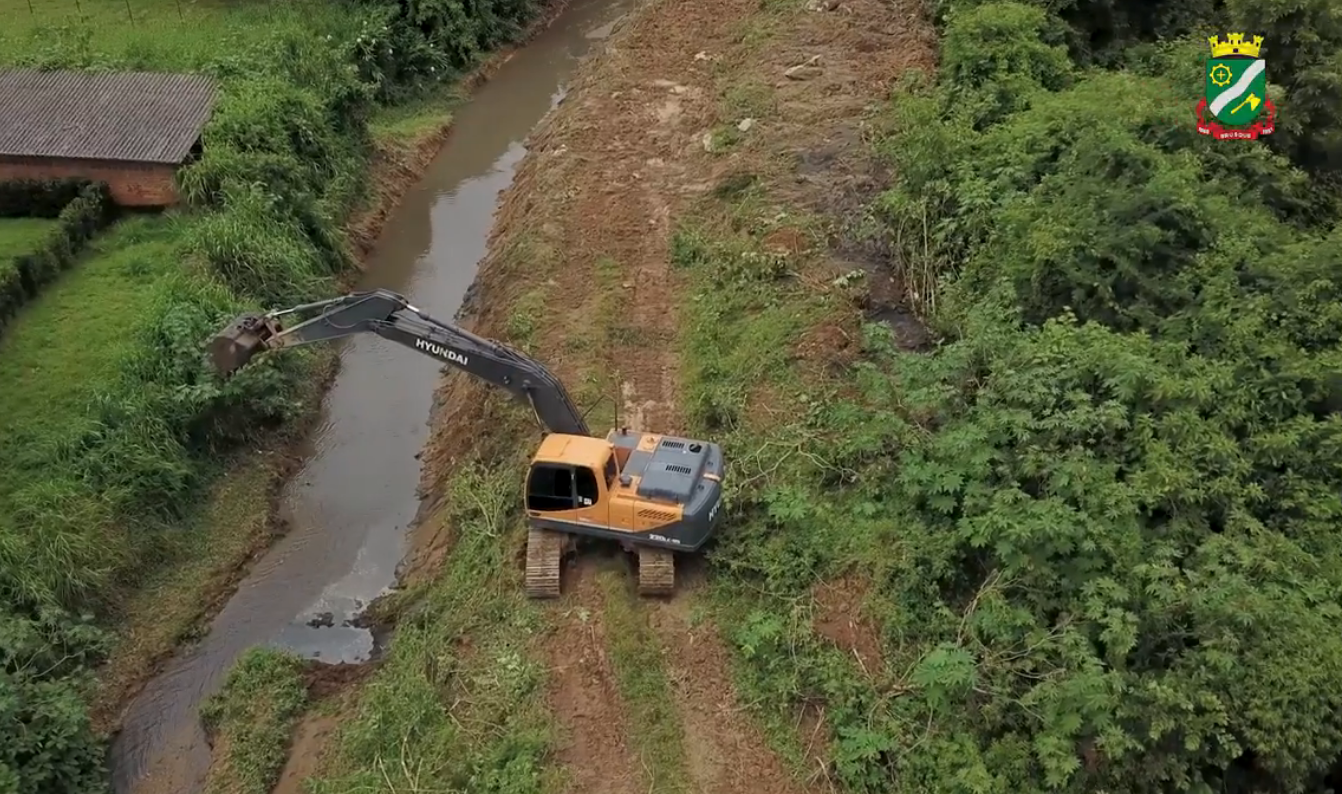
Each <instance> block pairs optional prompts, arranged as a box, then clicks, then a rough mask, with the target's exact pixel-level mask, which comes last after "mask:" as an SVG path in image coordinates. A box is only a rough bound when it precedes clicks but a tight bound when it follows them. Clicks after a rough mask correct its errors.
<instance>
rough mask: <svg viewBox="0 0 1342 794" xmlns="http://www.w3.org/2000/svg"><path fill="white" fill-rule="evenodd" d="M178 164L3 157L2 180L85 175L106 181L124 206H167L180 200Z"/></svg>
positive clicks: (117, 201)
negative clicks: (176, 178)
mask: <svg viewBox="0 0 1342 794" xmlns="http://www.w3.org/2000/svg"><path fill="white" fill-rule="evenodd" d="M176 170H177V168H176V166H172V165H150V164H144V163H122V162H117V161H112V160H55V159H46V158H38V157H0V182H3V181H7V180H10V179H60V178H63V177H82V178H84V179H93V180H97V181H99V182H106V183H107V185H108V187H110V188H111V191H112V199H113V200H115V201H116V203H117V204H120V205H121V206H123V207H167V206H171V205H172V204H175V203H177V187H176V185H174V184H173V174H174V173H175V172H176Z"/></svg>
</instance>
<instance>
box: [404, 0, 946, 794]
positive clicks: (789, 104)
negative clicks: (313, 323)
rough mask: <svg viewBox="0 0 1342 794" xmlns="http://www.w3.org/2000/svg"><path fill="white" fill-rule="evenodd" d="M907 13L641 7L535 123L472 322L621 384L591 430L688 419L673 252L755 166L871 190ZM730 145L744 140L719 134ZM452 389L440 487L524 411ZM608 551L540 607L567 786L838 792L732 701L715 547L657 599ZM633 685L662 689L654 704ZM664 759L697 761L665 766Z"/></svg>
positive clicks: (422, 559) (439, 435) (856, 8)
mask: <svg viewBox="0 0 1342 794" xmlns="http://www.w3.org/2000/svg"><path fill="white" fill-rule="evenodd" d="M915 8H916V6H915V4H914V3H912V2H908V3H904V2H888V1H886V2H883V1H882V0H840V2H829V1H822V2H815V1H814V0H647V2H644V3H642V4H640V5H639V6H638V7H637V8H636V9H635V10H634V11H633V12H632V13H631V14H630V15H629V17H628V18H627V20H625V21H624V22H623V23H622V24H620V25H618V26H617V30H616V32H615V33H614V34H613V37H612V39H611V45H610V48H609V49H608V50H607V51H606V52H605V53H604V54H603V55H602V56H601V57H599V58H597V59H594V60H592V61H590V62H588V63H587V64H585V65H584V66H583V67H582V68H581V69H580V71H579V74H578V76H577V77H576V78H575V79H574V81H573V82H572V83H571V84H570V91H569V94H568V97H567V99H566V101H565V102H564V103H563V104H562V105H561V106H560V107H559V108H557V109H556V110H555V111H554V113H553V115H552V116H551V117H550V118H549V119H548V120H547V122H546V123H545V124H544V125H543V127H542V129H541V131H540V132H539V133H538V134H537V135H535V136H533V138H532V139H531V140H530V141H529V142H528V154H527V156H526V159H525V160H524V162H523V163H522V165H521V166H520V169H519V171H518V173H517V177H516V180H515V181H514V183H513V186H512V187H511V188H510V189H509V190H508V192H507V193H506V195H505V197H504V199H503V202H502V205H501V207H500V209H499V211H498V213H497V214H496V216H495V225H494V229H493V232H492V234H491V238H490V253H489V254H488V255H487V257H486V259H485V261H484V262H483V263H482V265H481V268H480V275H479V278H478V281H477V284H476V288H475V289H474V291H473V298H472V299H471V300H470V301H469V302H468V307H469V309H468V311H467V313H466V315H465V317H464V322H465V323H466V324H467V325H468V326H469V327H471V328H473V330H475V331H476V332H478V333H481V334H484V335H486V336H491V337H495V338H500V339H504V340H507V341H509V342H510V343H512V344H514V345H515V346H518V347H520V348H523V349H525V350H527V351H528V352H530V353H531V354H533V355H535V356H536V357H538V358H540V359H541V360H544V361H545V362H546V363H547V365H549V366H550V368H551V369H553V370H554V371H555V372H556V373H557V374H559V376H560V377H561V378H562V379H563V380H564V381H565V383H567V384H568V385H569V387H570V390H571V391H573V392H574V397H575V398H576V400H577V402H578V403H579V404H581V405H583V406H588V405H592V404H594V403H597V402H598V401H599V400H600V399H601V398H605V399H607V401H608V403H610V404H611V406H610V407H609V408H606V409H598V410H596V411H594V412H593V422H592V423H593V425H594V426H599V425H600V424H602V423H603V422H615V421H617V420H618V422H619V423H620V424H622V425H628V426H630V427H633V428H637V429H646V430H650V431H656V432H672V433H674V432H684V431H685V430H686V429H687V428H686V427H685V417H684V414H683V406H682V405H681V401H680V399H679V394H680V392H679V379H678V374H679V372H680V368H681V361H680V358H679V356H680V351H679V350H678V346H677V345H678V332H679V330H680V329H679V325H678V323H679V321H680V319H681V312H680V311H678V307H679V301H681V300H682V298H683V295H684V292H683V290H682V289H681V288H680V285H679V284H678V282H677V275H676V273H675V272H673V271H672V270H671V265H670V263H671V259H672V257H671V250H670V249H671V241H672V237H673V233H674V231H675V229H676V225H677V224H678V223H679V222H681V221H682V220H683V218H684V217H685V216H686V214H687V213H689V212H690V211H691V208H692V207H695V206H697V205H701V204H702V203H703V202H705V201H708V200H710V196H711V193H712V192H713V190H714V188H715V187H717V186H718V185H720V184H721V183H722V180H723V179H724V178H725V177H727V176H728V175H729V174H733V173H742V172H749V173H751V174H753V175H755V177H756V178H757V179H758V181H759V183H760V184H762V185H763V186H764V187H765V188H766V189H767V191H768V192H769V195H770V198H771V199H772V200H776V201H777V202H778V203H779V204H780V205H782V206H790V207H796V208H798V209H800V210H802V211H810V212H816V211H820V212H829V213H833V212H834V211H836V210H837V211H839V212H843V211H846V210H848V209H853V208H856V207H857V206H858V204H859V202H860V201H861V200H863V199H865V198H867V197H868V194H869V193H870V190H871V185H872V184H874V182H873V180H872V179H871V177H870V171H871V168H872V163H871V155H870V153H869V148H868V146H867V145H866V144H865V143H864V141H863V140H862V135H861V133H860V124H861V120H862V118H863V115H864V112H865V111H866V110H867V109H869V108H870V107H872V106H873V105H875V104H876V103H879V102H880V101H882V99H883V97H884V95H885V94H886V92H887V90H888V85H889V84H890V83H891V82H892V81H893V80H895V79H897V78H898V76H899V74H900V72H901V71H902V70H903V69H904V68H906V67H909V66H918V65H924V64H926V63H927V62H928V60H929V58H930V52H931V47H930V35H929V34H928V33H927V29H926V26H925V25H924V24H923V23H922V21H921V19H920V17H919V14H918V12H917V11H916V10H915ZM723 140H730V141H734V145H733V146H732V147H729V148H728V149H727V150H725V151H724V149H723V145H722V144H721V141H723ZM783 242H786V240H784V241H783ZM821 347H823V345H822V346H821ZM830 352H832V351H828V350H819V351H818V355H826V354H828V353H830ZM438 401H439V403H440V404H441V405H442V406H443V409H442V410H441V411H439V415H438V417H437V420H436V425H435V429H434V432H433V438H432V440H431V441H430V443H429V445H428V447H427V448H426V450H425V454H424V458H423V462H424V472H425V475H424V481H423V483H422V486H423V489H424V490H425V491H426V492H427V493H435V492H439V493H441V491H442V486H443V484H444V483H445V482H447V481H448V480H449V479H450V478H451V477H452V476H453V472H454V471H455V470H456V469H457V465H458V461H459V460H460V459H461V458H462V457H463V456H465V455H466V454H467V451H468V450H471V449H478V448H480V446H481V445H482V444H483V445H485V446H488V447H490V448H495V447H497V448H499V449H506V448H507V447H509V446H510V445H511V443H510V442H512V441H515V442H517V443H519V444H521V443H523V442H524V441H525V439H523V438H522V435H521V434H518V435H517V436H516V437H512V436H511V434H512V433H513V430H514V429H515V428H516V427H517V425H516V424H515V423H513V422H512V421H511V420H509V419H507V418H506V416H507V414H508V412H509V411H510V410H511V408H512V406H510V405H506V404H505V402H504V398H503V397H502V396H500V395H497V394H494V393H491V392H489V391H487V390H486V389H485V388H484V387H482V386H480V385H478V384H476V383H472V382H469V381H466V380H465V379H463V378H460V377H457V376H451V377H449V378H448V380H447V381H446V382H445V385H444V386H443V387H442V389H440V392H439V395H438ZM616 406H618V408H616ZM603 414H604V415H603ZM428 513H429V517H428V519H427V520H425V521H424V522H423V523H422V524H421V527H420V530H419V531H418V532H417V533H416V536H415V548H414V550H413V551H412V553H411V556H410V558H409V561H408V567H407V576H408V578H409V579H410V580H412V581H413V580H416V579H424V578H427V577H430V576H431V575H432V574H433V572H434V571H435V570H436V569H437V566H438V565H439V564H440V563H441V561H442V560H444V559H445V558H446V557H447V556H448V555H449V554H450V552H451V548H452V544H453V537H452V530H451V528H450V527H448V526H446V525H445V524H444V522H442V521H437V520H434V519H433V513H434V511H433V510H429V511H428ZM518 551H519V552H520V548H519V549H518ZM609 564H610V563H609V561H608V560H594V559H592V558H590V557H584V558H581V559H579V561H578V562H577V563H576V565H575V566H573V568H572V569H571V570H570V572H569V573H568V574H567V575H566V581H565V590H566V595H565V597H564V598H563V599H561V600H560V601H559V602H556V603H554V604H550V605H546V606H545V607H544V611H545V615H546V631H545V634H544V638H543V640H542V642H541V645H542V654H543V656H544V660H545V663H546V664H547V666H548V669H549V675H548V678H547V682H548V683H547V686H548V691H547V692H546V698H547V703H548V707H549V708H550V710H551V712H552V714H553V719H554V721H555V723H556V727H557V729H558V734H559V742H558V748H557V759H556V760H557V761H558V762H559V763H560V764H562V765H563V766H564V767H565V769H566V771H567V786H568V790H570V791H573V792H610V794H622V793H623V792H631V793H632V792H646V791H657V792H695V793H699V792H702V793H703V794H737V793H738V792H742V791H769V792H779V793H780V794H787V793H789V792H803V791H808V790H814V791H826V790H829V789H830V784H829V781H828V779H827V777H826V775H824V774H823V772H824V762H823V760H821V761H820V762H819V764H818V765H819V767H820V772H821V774H809V770H797V769H791V768H788V767H787V766H786V765H785V764H784V763H783V762H782V761H781V760H780V758H779V757H778V756H777V755H776V754H775V753H774V752H773V751H772V750H771V749H770V747H769V746H768V744H767V742H766V741H765V739H764V737H763V735H762V733H761V731H760V730H759V728H758V727H757V725H756V723H755V721H754V720H753V719H752V718H751V717H750V715H749V712H748V709H747V708H745V707H744V706H743V704H742V703H741V702H740V699H739V698H738V696H737V693H736V691H735V690H734V688H733V684H732V680H733V679H732V671H731V667H730V663H729V662H730V653H729V650H728V648H727V647H726V645H725V644H724V642H723V640H722V638H721V637H720V636H719V633H718V631H717V630H716V629H715V628H714V627H713V626H712V625H711V623H703V622H700V621H698V620H697V619H696V608H697V606H698V605H699V604H700V603H701V601H702V600H703V592H704V590H705V588H706V586H705V584H704V579H705V576H706V575H707V574H706V573H705V568H704V566H703V565H702V564H700V565H698V566H691V567H690V570H691V575H690V576H688V577H687V581H684V582H682V586H681V588H680V591H679V593H678V595H677V596H676V597H675V598H674V599H672V600H670V601H669V602H652V601H640V600H638V599H636V598H634V597H633V596H632V595H630V594H628V593H626V592H624V591H621V590H619V589H618V588H617V589H616V590H614V591H613V590H611V589H610V588H608V587H603V586H601V585H600V584H599V583H598V582H597V579H598V576H597V573H598V569H599V568H602V567H605V566H609ZM626 598H627V599H628V601H624V600H618V601H615V600H613V599H626ZM617 607H618V610H617V609H616V608H617ZM617 611H618V612H619V613H620V614H621V616H622V617H621V618H620V620H621V621H624V623H621V626H622V627H623V626H624V625H626V624H627V623H628V620H629V619H630V618H629V616H630V615H632V616H633V619H634V620H635V621H636V622H638V623H639V625H645V626H646V627H648V632H647V637H645V638H643V639H641V640H640V642H642V643H643V644H644V646H645V647H643V648H641V649H640V650H641V651H642V652H643V653H640V654H632V655H630V654H626V656H627V657H628V658H638V659H644V660H652V661H651V664H653V665H654V666H657V667H659V668H660V669H659V670H658V671H657V675H656V676H653V677H652V678H649V677H648V676H646V675H640V677H639V681H640V682H641V684H647V683H648V681H649V680H652V679H655V680H652V684H651V685H648V686H644V687H643V688H638V687H631V685H630V684H629V680H630V676H631V673H639V674H641V673H646V672H647V671H630V670H628V669H625V668H622V667H621V664H622V662H621V660H620V658H621V654H620V653H613V652H612V635H611V632H612V623H613V621H615V618H614V615H615V613H616V612H617ZM621 630H622V631H623V630H624V629H623V628H621ZM659 682H664V684H663V683H659ZM631 693H633V694H631ZM648 693H652V694H648ZM657 693H661V694H657ZM631 697H648V698H657V697H663V698H665V700H666V702H667V703H669V704H670V705H669V706H668V707H667V708H665V709H662V710H658V709H657V708H656V707H654V706H649V705H648V704H646V703H635V702H632V701H631V699H630V698H631ZM649 714H651V715H653V716H654V717H655V720H656V721H658V722H659V723H661V725H660V726H659V727H658V731H659V732H658V733H657V735H658V736H670V737H674V741H673V742H672V744H675V745H677V746H675V747H674V748H671V749H670V750H666V748H659V750H658V752H663V751H665V752H667V753H673V754H674V755H675V757H674V758H671V759H670V760H667V759H665V758H662V759H661V760H659V759H656V758H650V751H649V749H648V744H647V741H645V736H646V735H647V733H648V731H649V727H648V725H647V724H645V723H646V722H647V719H646V717H647V715H649ZM635 715H638V716H637V718H636V716H635ZM815 730H817V731H818V729H815ZM667 769H671V770H680V771H681V772H683V774H681V775H680V776H679V778H678V779H668V777H667V776H666V775H665V774H663V772H664V771H665V770H667ZM673 778H674V776H673Z"/></svg>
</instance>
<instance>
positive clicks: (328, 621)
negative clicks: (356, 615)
mask: <svg viewBox="0 0 1342 794" xmlns="http://www.w3.org/2000/svg"><path fill="white" fill-rule="evenodd" d="M308 625H309V626H311V627H312V628H314V629H329V628H330V627H332V626H334V625H335V615H333V614H331V613H330V612H320V613H318V614H317V616H316V617H314V618H313V619H312V620H309V621H308Z"/></svg>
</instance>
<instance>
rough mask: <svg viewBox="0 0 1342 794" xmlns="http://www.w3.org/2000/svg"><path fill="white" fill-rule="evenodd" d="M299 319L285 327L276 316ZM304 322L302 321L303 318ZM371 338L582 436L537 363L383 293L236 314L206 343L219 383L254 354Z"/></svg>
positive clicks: (569, 407)
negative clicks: (442, 366)
mask: <svg viewBox="0 0 1342 794" xmlns="http://www.w3.org/2000/svg"><path fill="white" fill-rule="evenodd" d="M291 316H296V317H297V318H299V321H298V322H297V323H296V324H294V325H292V326H290V327H288V328H285V327H284V325H283V322H284V318H287V317H291ZM304 318H306V319H304ZM361 333H374V334H377V335H378V336H380V337H383V338H384V339H390V340H391V341H393V342H396V343H398V344H402V345H405V346H406V347H408V348H411V349H414V350H417V351H419V352H420V353H423V354H425V355H427V356H431V357H433V358H436V359H438V360H439V361H445V362H447V363H448V364H451V365H452V366H454V367H456V368H457V369H460V370H463V371H465V372H467V373H469V374H470V375H473V376H475V377H477V378H479V379H480V380H483V381H485V382H486V383H490V384H493V385H495V386H498V387H501V388H503V389H506V390H508V391H509V392H510V393H511V394H512V395H513V396H514V397H516V398H518V399H520V400H522V401H523V402H525V403H527V404H528V405H530V406H531V408H532V410H533V411H535V413H536V418H537V419H538V420H540V422H541V424H543V425H544V426H545V427H546V428H548V429H549V430H550V431H551V432H553V433H564V434H567V435H576V436H590V435H591V432H590V431H589V430H588V428H587V422H586V420H584V419H583V415H582V414H581V413H580V412H579V411H578V409H577V407H576V406H575V405H574V404H573V400H572V399H570V397H569V395H568V392H567V391H566V390H565V389H564V384H563V383H561V382H560V381H559V379H558V378H556V377H555V376H554V374H553V373H551V372H550V371H549V370H548V369H546V368H545V366H544V365H542V364H541V363H539V362H537V361H535V360H533V359H531V358H529V357H527V356H524V355H522V354H521V353H519V352H518V351H516V350H513V349H512V348H510V347H508V346H507V345H504V344H501V343H499V342H495V341H493V340H491V339H485V338H484V337H481V336H476V335H475V334H472V333H471V332H469V331H466V330H465V329H462V328H458V327H456V326H454V325H449V324H447V323H444V322H440V321H438V320H435V319H433V318H432V317H430V316H428V315H427V314H424V313H423V312H421V311H420V310H419V309H416V308H415V307H414V306H411V305H410V303H409V302H408V301H406V299H405V298H404V297H402V296H400V295H398V294H396V293H395V292H391V291H388V290H382V289H378V290H371V291H368V292H356V293H352V294H350V295H344V296H342V297H339V298H332V299H330V300H324V301H317V302H315V303H308V304H304V305H302V306H295V307H293V308H291V309H284V310H281V311H274V312H270V313H268V314H244V315H242V316H241V317H238V318H237V319H235V320H233V322H232V323H230V324H229V325H228V327H227V328H225V329H224V330H223V331H221V332H220V333H219V334H218V335H216V336H215V337H214V339H213V340H211V342H210V347H209V350H210V358H211V360H212V362H213V364H214V367H215V369H216V370H217V371H218V372H219V374H220V375H222V376H223V377H229V376H230V375H232V374H233V373H234V372H236V371H237V370H239V369H241V368H242V367H243V366H245V365H246V364H247V362H248V361H250V360H251V359H252V357H254V356H255V355H257V354H258V353H261V352H264V351H267V350H278V349H282V348H286V347H298V346H300V345H311V344H316V343H318V342H328V341H331V340H335V339H340V338H342V337H346V336H353V335H354V334H361Z"/></svg>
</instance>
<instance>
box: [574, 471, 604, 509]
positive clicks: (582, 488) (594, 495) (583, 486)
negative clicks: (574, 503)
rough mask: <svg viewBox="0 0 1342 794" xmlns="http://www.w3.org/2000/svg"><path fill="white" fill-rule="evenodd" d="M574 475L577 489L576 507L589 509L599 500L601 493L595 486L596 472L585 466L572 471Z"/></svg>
mask: <svg viewBox="0 0 1342 794" xmlns="http://www.w3.org/2000/svg"><path fill="white" fill-rule="evenodd" d="M573 473H574V474H575V475H576V484H577V488H578V507H589V506H591V505H594V504H596V503H597V500H599V499H600V498H601V491H600V490H599V489H598V488H597V485H596V472H594V471H592V470H591V469H589V468H587V467H586V466H579V467H577V468H576V469H574V470H573Z"/></svg>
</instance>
